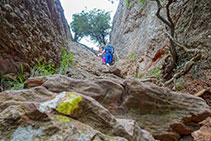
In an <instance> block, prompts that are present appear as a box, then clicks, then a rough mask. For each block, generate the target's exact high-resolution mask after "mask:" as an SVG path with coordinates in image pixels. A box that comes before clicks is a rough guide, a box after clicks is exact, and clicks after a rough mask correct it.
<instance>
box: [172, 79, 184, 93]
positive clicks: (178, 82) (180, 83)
mask: <svg viewBox="0 0 211 141" xmlns="http://www.w3.org/2000/svg"><path fill="white" fill-rule="evenodd" d="M184 83H185V81H184V79H183V78H182V77H180V78H178V79H176V80H174V86H175V89H176V90H177V91H180V90H182V89H184V86H183V85H184Z"/></svg>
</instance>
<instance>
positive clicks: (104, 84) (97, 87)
mask: <svg viewBox="0 0 211 141" xmlns="http://www.w3.org/2000/svg"><path fill="white" fill-rule="evenodd" d="M38 81H39V82H41V83H37V82H38ZM25 86H26V87H33V86H43V87H45V88H47V89H48V90H50V91H53V92H62V91H74V92H78V93H81V94H84V95H87V96H90V97H92V98H94V99H96V100H97V101H98V102H100V103H101V104H103V105H107V106H109V105H110V106H111V107H112V106H113V105H118V103H119V102H120V101H121V96H122V95H123V94H124V87H123V84H122V83H121V81H120V80H116V79H114V80H112V79H110V80H109V79H106V78H92V79H86V80H76V79H71V78H68V77H66V76H62V75H53V76H47V77H37V78H29V79H28V80H27V81H26V82H25ZM110 106H109V107H110Z"/></svg>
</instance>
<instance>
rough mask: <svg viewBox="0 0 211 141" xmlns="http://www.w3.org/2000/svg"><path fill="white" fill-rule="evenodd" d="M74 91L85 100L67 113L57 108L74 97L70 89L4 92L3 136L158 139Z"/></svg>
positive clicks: (0, 136) (117, 140)
mask: <svg viewBox="0 0 211 141" xmlns="http://www.w3.org/2000/svg"><path fill="white" fill-rule="evenodd" d="M10 92H11V93H10ZM72 93H73V94H76V95H78V96H81V97H82V101H81V102H80V103H79V105H78V106H79V107H78V109H77V110H75V111H74V112H73V113H71V115H66V116H64V115H61V114H60V113H59V112H56V111H55V110H56V107H57V106H58V104H59V103H61V102H63V101H65V100H67V99H71V97H69V93H67V92H62V93H59V94H58V93H54V92H51V91H48V90H47V89H46V88H44V87H35V88H32V89H28V90H20V91H5V92H2V93H0V96H1V101H0V125H1V126H0V139H1V140H31V139H39V140H58V139H60V140H65V139H67V140H75V139H81V140H96V141H97V140H99V141H100V140H108V141H109V140H115V141H127V140H130V141H137V140H146V141H153V140H154V139H153V137H152V135H151V134H150V133H149V132H147V131H144V130H142V129H140V127H139V126H138V125H137V123H136V122H135V121H134V120H127V119H117V118H116V117H115V116H113V115H112V114H111V113H110V112H109V111H108V110H107V109H106V108H104V107H103V106H102V105H101V104H100V103H98V102H97V101H96V100H94V99H93V98H91V97H89V96H85V95H82V94H78V93H76V92H71V93H70V94H72ZM16 94H17V96H16ZM29 94H31V97H30V96H29ZM42 97H43V99H42ZM40 99H42V100H40ZM66 106H68V105H66ZM69 106H71V105H69ZM74 119H77V120H74ZM128 127H130V128H128ZM120 136H121V137H120Z"/></svg>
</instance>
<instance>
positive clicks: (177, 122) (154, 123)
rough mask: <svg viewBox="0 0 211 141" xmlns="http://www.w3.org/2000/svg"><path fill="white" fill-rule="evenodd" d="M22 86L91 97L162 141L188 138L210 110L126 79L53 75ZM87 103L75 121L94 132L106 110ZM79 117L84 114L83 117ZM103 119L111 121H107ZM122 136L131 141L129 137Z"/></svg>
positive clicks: (194, 99)
mask: <svg viewBox="0 0 211 141" xmlns="http://www.w3.org/2000/svg"><path fill="white" fill-rule="evenodd" d="M37 82H42V83H37ZM25 86H28V87H32V86H42V87H45V88H47V89H48V90H49V91H51V92H57V93H58V92H62V91H71V92H77V93H81V94H83V95H86V97H92V98H94V99H95V100H97V101H98V102H99V103H100V104H102V105H103V106H104V107H105V108H107V109H108V110H109V111H110V112H111V113H113V114H114V115H116V116H117V117H120V118H129V119H133V120H135V121H136V122H137V123H138V125H139V126H140V127H141V128H142V129H145V130H147V131H149V132H150V133H152V135H153V136H154V137H155V138H156V139H159V140H162V141H177V140H178V139H180V137H181V136H183V135H190V134H191V133H192V132H193V131H195V130H197V129H198V128H199V127H200V125H199V124H198V123H199V122H200V121H202V120H204V119H206V118H207V117H208V116H210V115H211V111H210V107H209V106H208V105H207V104H206V102H205V101H204V100H203V99H201V98H198V97H194V96H192V95H186V94H181V93H176V92H172V91H170V90H168V89H166V88H160V87H157V86H155V85H153V84H151V83H146V82H145V83H144V82H141V81H139V80H134V79H126V80H125V81H124V82H123V81H120V80H117V79H109V80H108V79H106V78H104V79H102V78H93V79H88V80H74V79H71V78H68V77H65V76H61V75H53V76H50V77H49V76H48V77H39V78H30V79H29V80H28V81H27V82H26V83H25ZM84 98H85V97H84ZM85 99H86V100H85V101H87V100H88V98H85ZM87 103H89V105H87ZM87 103H86V104H85V103H84V104H83V103H81V104H82V105H81V106H82V107H83V108H82V111H83V110H84V112H79V113H78V114H76V115H77V116H76V117H77V118H78V119H79V120H81V121H83V123H87V124H89V125H90V124H94V125H95V126H96V127H95V128H98V127H102V126H103V125H102V123H107V121H106V120H105V117H106V116H108V115H106V114H105V113H107V112H106V109H104V108H103V107H101V110H100V111H98V110H99V109H98V110H97V109H95V110H94V108H93V107H98V106H94V105H93V104H94V103H93V102H91V101H89V102H87ZM91 105H93V106H91ZM92 110H93V111H92ZM91 111H92V112H91ZM81 113H86V114H85V115H86V116H85V115H82V114H81ZM101 115H104V116H105V117H103V116H102V117H101ZM98 118H99V119H98ZM106 119H109V120H110V121H113V120H112V118H111V117H107V118H106ZM101 122H102V123H101ZM127 122H128V121H127ZM127 122H126V123H127ZM123 123H124V122H123ZM129 123H131V122H129ZM106 125H107V126H108V127H107V126H106V128H105V129H107V128H108V131H105V130H104V132H106V133H108V134H110V131H112V130H113V128H111V127H112V126H111V125H114V123H112V122H109V123H107V124H106ZM115 125H116V124H115ZM126 126H127V125H126ZM133 126H135V125H133ZM134 129H136V128H134ZM121 131H122V130H121ZM112 133H114V132H112ZM121 133H124V132H121ZM115 134H116V132H115ZM124 134H125V136H126V138H127V139H129V140H131V137H130V136H128V135H127V134H126V133H124ZM117 135H118V136H119V134H117ZM125 136H124V137H125Z"/></svg>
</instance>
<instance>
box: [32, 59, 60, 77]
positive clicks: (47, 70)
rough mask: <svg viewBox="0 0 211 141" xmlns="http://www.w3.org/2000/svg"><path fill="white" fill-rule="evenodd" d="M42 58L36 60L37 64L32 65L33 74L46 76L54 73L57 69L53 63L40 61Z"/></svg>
mask: <svg viewBox="0 0 211 141" xmlns="http://www.w3.org/2000/svg"><path fill="white" fill-rule="evenodd" d="M41 62H42V60H39V61H37V65H36V66H34V67H33V71H34V72H35V74H34V75H35V76H48V75H52V74H55V73H56V72H57V71H56V70H55V65H54V64H48V65H46V64H44V63H41Z"/></svg>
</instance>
